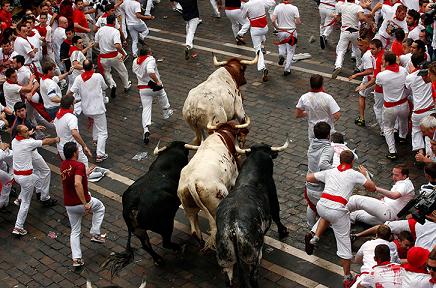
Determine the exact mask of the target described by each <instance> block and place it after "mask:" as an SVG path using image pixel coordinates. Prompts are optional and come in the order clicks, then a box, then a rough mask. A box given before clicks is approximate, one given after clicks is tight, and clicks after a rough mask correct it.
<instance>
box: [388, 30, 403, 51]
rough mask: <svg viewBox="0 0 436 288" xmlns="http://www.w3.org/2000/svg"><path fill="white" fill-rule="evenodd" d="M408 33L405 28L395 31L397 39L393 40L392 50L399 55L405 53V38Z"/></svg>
mask: <svg viewBox="0 0 436 288" xmlns="http://www.w3.org/2000/svg"><path fill="white" fill-rule="evenodd" d="M405 37H406V34H405V32H404V30H403V29H398V30H396V31H395V40H394V41H393V42H392V46H391V52H392V53H394V54H395V55H396V56H397V57H400V56H401V55H404V48H403V40H404V38H405Z"/></svg>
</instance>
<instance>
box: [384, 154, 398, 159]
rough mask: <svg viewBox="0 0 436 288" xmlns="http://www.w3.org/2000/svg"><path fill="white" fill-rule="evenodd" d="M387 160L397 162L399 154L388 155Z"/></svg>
mask: <svg viewBox="0 0 436 288" xmlns="http://www.w3.org/2000/svg"><path fill="white" fill-rule="evenodd" d="M386 158H388V159H389V160H397V159H398V154H397V153H389V154H388V155H386Z"/></svg>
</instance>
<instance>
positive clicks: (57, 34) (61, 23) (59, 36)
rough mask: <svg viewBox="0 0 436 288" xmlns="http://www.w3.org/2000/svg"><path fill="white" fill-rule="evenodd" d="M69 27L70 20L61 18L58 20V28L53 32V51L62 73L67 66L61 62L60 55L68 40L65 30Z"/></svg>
mask: <svg viewBox="0 0 436 288" xmlns="http://www.w3.org/2000/svg"><path fill="white" fill-rule="evenodd" d="M67 27H68V19H67V18H65V17H63V16H61V17H59V20H58V28H56V29H55V30H54V31H53V51H54V55H55V61H56V64H57V65H58V67H59V68H60V69H61V71H65V65H64V64H63V62H62V61H61V57H60V53H61V45H62V42H64V40H65V39H67V35H66V34H65V29H66V28H67Z"/></svg>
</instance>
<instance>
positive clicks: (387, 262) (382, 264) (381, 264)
mask: <svg viewBox="0 0 436 288" xmlns="http://www.w3.org/2000/svg"><path fill="white" fill-rule="evenodd" d="M388 264H391V262H389V261H385V262H380V263H379V262H377V265H374V266H373V267H372V268H374V267H377V266H384V265H388Z"/></svg>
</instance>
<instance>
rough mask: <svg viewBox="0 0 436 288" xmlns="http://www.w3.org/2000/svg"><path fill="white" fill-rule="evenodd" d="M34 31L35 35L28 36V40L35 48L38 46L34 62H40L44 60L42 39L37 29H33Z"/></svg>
mask: <svg viewBox="0 0 436 288" xmlns="http://www.w3.org/2000/svg"><path fill="white" fill-rule="evenodd" d="M33 32H34V33H35V35H33V36H27V40H29V42H30V43H31V44H32V45H33V47H34V48H36V53H35V57H33V61H34V62H39V61H41V60H42V41H41V35H40V34H39V32H38V31H37V30H36V29H33Z"/></svg>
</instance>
